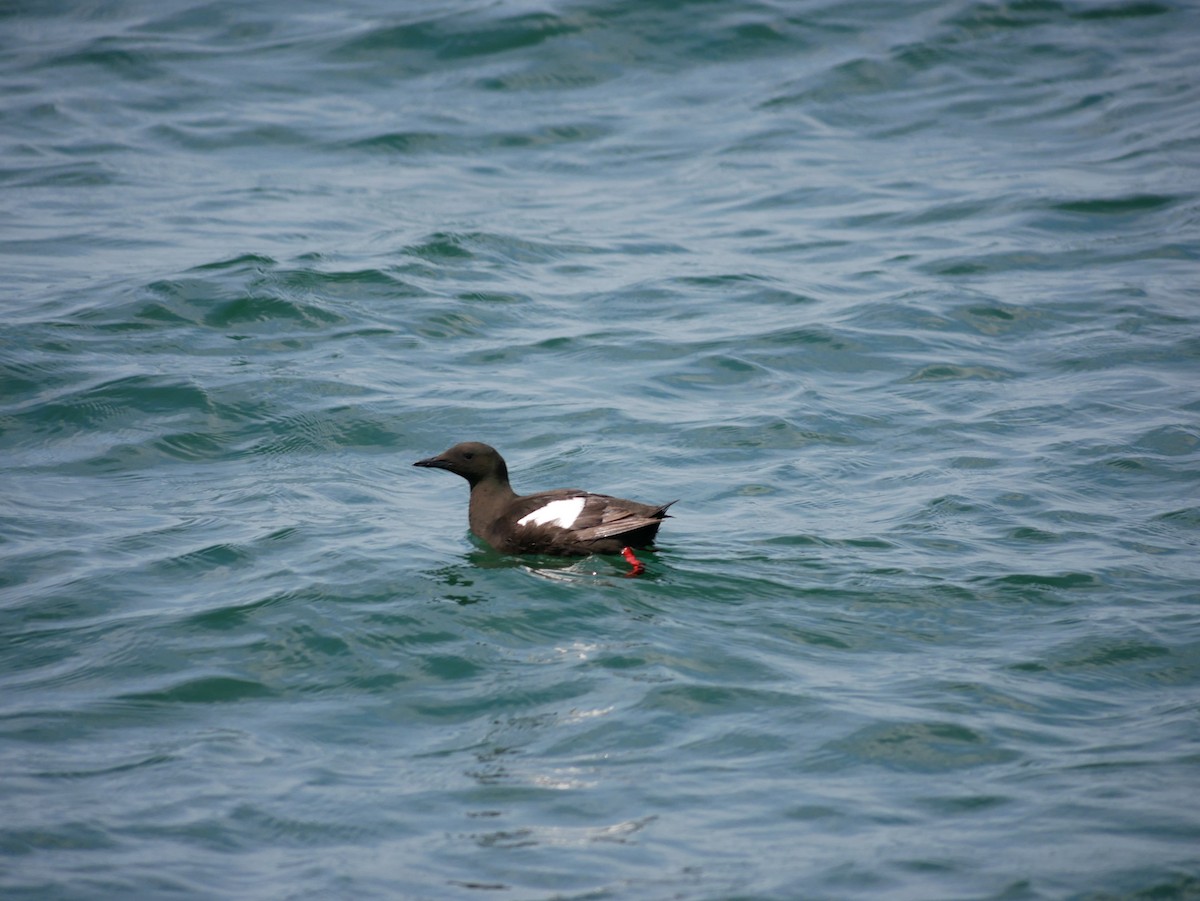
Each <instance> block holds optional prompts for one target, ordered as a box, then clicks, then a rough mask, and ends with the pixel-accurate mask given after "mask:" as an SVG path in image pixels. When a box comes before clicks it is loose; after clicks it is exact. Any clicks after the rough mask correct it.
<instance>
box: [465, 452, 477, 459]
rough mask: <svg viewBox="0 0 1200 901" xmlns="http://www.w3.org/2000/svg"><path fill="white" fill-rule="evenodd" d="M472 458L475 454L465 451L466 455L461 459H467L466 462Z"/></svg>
mask: <svg viewBox="0 0 1200 901" xmlns="http://www.w3.org/2000/svg"><path fill="white" fill-rule="evenodd" d="M474 456H475V454H474V453H472V452H471V451H467V452H466V453H464V454H463V458H464V459H467V460H470V459H472V458H473V457H474Z"/></svg>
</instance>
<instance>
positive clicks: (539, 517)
mask: <svg viewBox="0 0 1200 901" xmlns="http://www.w3.org/2000/svg"><path fill="white" fill-rule="evenodd" d="M586 502H587V498H583V497H568V498H564V499H563V500H561V501H551V502H550V503H548V504H546V506H544V507H538V508H537V509H536V510H534V511H533V512H532V513H529V514H526V515H525V516H522V517H521V518H520V519H518V520H517V525H519V526H545V525H552V526H558V527H559V528H563V529H569V528H571V526H572V525H573V524H574V523H575V520H577V519H579V514H580V513H582V512H583V505H584V504H585V503H586Z"/></svg>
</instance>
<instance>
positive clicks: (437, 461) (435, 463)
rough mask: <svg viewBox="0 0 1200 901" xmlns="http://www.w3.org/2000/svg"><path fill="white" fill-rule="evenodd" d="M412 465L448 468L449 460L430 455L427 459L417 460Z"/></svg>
mask: <svg viewBox="0 0 1200 901" xmlns="http://www.w3.org/2000/svg"><path fill="white" fill-rule="evenodd" d="M413 466H424V467H426V468H428V469H449V468H450V461H449V460H444V459H442V458H441V457H430V458H429V459H427V460H418V461H417V462H416V463H414V464H413Z"/></svg>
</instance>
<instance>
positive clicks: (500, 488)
mask: <svg viewBox="0 0 1200 901" xmlns="http://www.w3.org/2000/svg"><path fill="white" fill-rule="evenodd" d="M413 465H414V466H425V467H429V468H432V469H444V470H446V471H447V472H452V473H455V474H456V475H460V476H462V477H463V478H464V479H466V480H467V482H468V484H469V485H470V486H471V505H470V514H469V519H470V524H471V531H472V532H474V533H475V534H476V535H477V536H478V537H480V538H482V539H483V540H484V541H486V542H487V543H488V544H489V545H491V546H492V547H493V548H495V549H496V550H498V551H501V552H503V553H506V554H556V555H559V556H565V557H579V556H585V555H587V554H619V553H623V552H624V551H625V549H626V548H641V547H646V546H647V545H649V544H650V543H651V542H652V541H654V536H655V534H657V532H658V527H659V526H660V525H662V521H663V519H664V518H666V517H667V516H668V513H667V508H668V507H670V506H671V504H673V503H675V502H674V501H671V503H669V504H662V505H659V506H655V505H653V504H641V503H638V502H637V501H630V500H624V499H623V498H619V497H609V496H608V495H606V494H592V493H591V492H588V491H583V490H581V489H578V488H559V489H557V490H554V491H541V492H538V493H537V494H526V495H518V494H517V493H516V492H515V491H513V489H512V486H511V485H509V482H508V466H507V465H506V464H505V462H504V458H503V457H501V456H500V454H499V453H497V452H496V449H495V448H493V447H490V446H488V445H486V444H480V443H479V442H477V441H468V442H465V443H463V444H456V445H454V447H452V448H450V449H449V450H448V451H446V452H445V453H443V454H439V455H438V456H436V457H430V458H428V459H426V460H418V461H417V462H416V463H414V464H413ZM631 562H633V561H631Z"/></svg>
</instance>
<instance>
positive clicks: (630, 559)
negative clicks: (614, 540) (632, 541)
mask: <svg viewBox="0 0 1200 901" xmlns="http://www.w3.org/2000/svg"><path fill="white" fill-rule="evenodd" d="M621 556H622V557H624V558H625V562H626V563H628V564H629V565H630V566H632V567H633V569H631V570H630V571H629V572H627V573H625V575H626V577H629V576H637V575H641V574H642V573H644V572H645V571H646V567H645V566H643V565H642V561H641V560H639V559H638V558H637V557H635V556H634V554H633V548H631V547H623V548H621Z"/></svg>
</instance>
